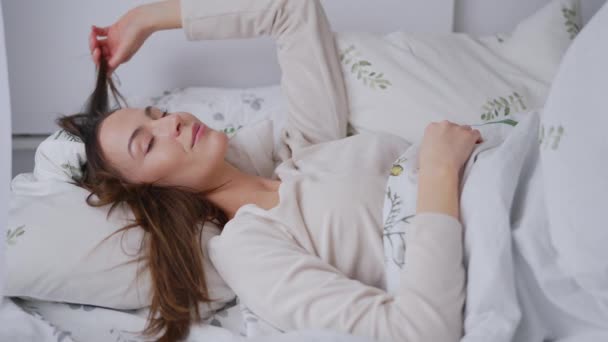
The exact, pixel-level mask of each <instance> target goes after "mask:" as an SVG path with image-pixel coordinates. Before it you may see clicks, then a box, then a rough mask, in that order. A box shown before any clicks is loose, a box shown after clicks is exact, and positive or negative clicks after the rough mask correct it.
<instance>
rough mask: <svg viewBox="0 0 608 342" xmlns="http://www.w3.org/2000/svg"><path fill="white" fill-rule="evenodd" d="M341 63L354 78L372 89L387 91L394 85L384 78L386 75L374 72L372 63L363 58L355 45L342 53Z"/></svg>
mask: <svg viewBox="0 0 608 342" xmlns="http://www.w3.org/2000/svg"><path fill="white" fill-rule="evenodd" d="M340 61H341V62H342V64H344V66H345V67H346V69H348V70H350V73H351V74H352V75H353V77H357V80H360V81H361V82H363V84H364V85H366V86H368V87H370V88H371V89H378V88H379V89H387V88H388V87H389V86H391V85H392V83H391V82H390V81H389V80H387V79H386V78H385V77H384V73H382V72H377V71H373V70H372V63H371V62H369V61H368V60H365V59H362V58H361V53H360V52H359V51H357V48H356V47H355V46H354V45H352V44H351V45H350V46H349V47H348V48H346V49H344V50H343V51H342V52H340Z"/></svg>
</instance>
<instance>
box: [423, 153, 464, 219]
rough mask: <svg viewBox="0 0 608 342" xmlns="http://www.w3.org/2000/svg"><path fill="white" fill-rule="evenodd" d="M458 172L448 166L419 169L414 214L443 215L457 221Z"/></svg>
mask: <svg viewBox="0 0 608 342" xmlns="http://www.w3.org/2000/svg"><path fill="white" fill-rule="evenodd" d="M459 171H460V170H459V169H458V168H456V167H453V166H449V165H445V166H436V167H429V168H426V169H425V168H421V169H420V171H419V172H418V202H417V208H416V213H423V212H435V213H443V214H447V215H450V216H453V217H455V218H456V219H458V218H459V204H458V202H459V201H458V197H459V185H460V175H459Z"/></svg>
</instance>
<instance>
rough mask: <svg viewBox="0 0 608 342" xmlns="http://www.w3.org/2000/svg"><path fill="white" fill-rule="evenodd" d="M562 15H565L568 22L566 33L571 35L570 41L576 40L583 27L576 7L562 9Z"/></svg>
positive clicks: (566, 23)
mask: <svg viewBox="0 0 608 342" xmlns="http://www.w3.org/2000/svg"><path fill="white" fill-rule="evenodd" d="M562 14H563V15H564V19H565V20H566V22H565V23H564V25H566V31H568V33H569V34H570V39H574V38H575V37H576V35H578V33H579V32H580V31H581V27H580V25H579V19H578V11H577V8H575V7H574V6H573V7H571V8H568V7H565V6H564V7H562Z"/></svg>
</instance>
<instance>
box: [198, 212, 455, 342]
mask: <svg viewBox="0 0 608 342" xmlns="http://www.w3.org/2000/svg"><path fill="white" fill-rule="evenodd" d="M251 219H252V220H251V221H250V224H247V223H244V222H242V221H241V222H238V224H233V225H231V227H229V228H227V229H226V230H225V231H223V232H222V234H221V235H220V236H219V237H216V238H214V239H212V240H211V243H210V244H209V245H208V248H209V253H210V257H211V260H212V261H213V263H214V264H215V265H216V267H217V270H218V272H219V273H220V275H221V276H222V278H224V280H225V281H226V283H227V284H228V285H229V286H230V287H231V288H233V290H234V291H235V293H236V294H237V295H238V296H239V297H240V298H241V302H242V303H244V304H245V305H247V306H248V307H249V309H251V310H252V311H253V312H254V313H256V314H257V315H259V316H260V317H261V318H262V319H264V320H266V321H267V322H269V323H270V324H271V325H273V326H275V327H277V328H279V329H282V330H296V329H328V330H336V331H340V332H344V333H350V334H354V335H358V336H365V337H371V338H373V339H375V340H377V341H386V342H390V341H395V342H396V341H399V342H428V341H433V342H456V341H459V340H460V337H461V335H462V309H463V304H464V268H463V265H462V237H461V236H462V226H461V224H460V222H458V220H456V219H455V218H453V217H451V216H448V215H443V214H433V213H424V214H419V215H417V216H416V217H415V219H414V225H413V229H412V232H411V234H409V235H408V238H407V245H408V248H407V250H406V260H407V266H406V268H405V269H404V270H403V271H402V273H401V275H400V282H401V284H400V288H399V291H398V293H396V294H395V295H391V294H389V293H387V292H386V291H384V290H382V289H379V288H376V287H372V286H368V285H365V284H363V283H361V282H359V281H357V280H353V279H350V278H348V277H346V276H345V275H344V274H342V273H341V272H340V271H339V270H337V269H336V268H335V267H333V266H331V265H330V264H328V263H326V262H324V261H323V260H321V259H319V258H318V257H317V256H315V255H311V254H310V253H308V252H307V251H305V250H304V249H303V248H302V247H300V246H299V245H298V244H297V243H295V241H294V240H293V239H291V237H290V235H289V234H288V233H286V232H285V231H283V230H282V229H281V227H280V226H278V225H276V223H274V224H273V223H272V222H259V221H258V222H256V219H255V218H254V217H252V218H251Z"/></svg>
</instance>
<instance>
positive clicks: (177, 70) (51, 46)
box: [3, 0, 454, 133]
mask: <svg viewBox="0 0 608 342" xmlns="http://www.w3.org/2000/svg"><path fill="white" fill-rule="evenodd" d="M3 1H4V5H5V12H6V13H7V16H6V27H7V29H6V30H7V46H8V63H9V77H10V84H11V89H12V94H11V96H12V103H13V110H14V113H13V130H14V133H49V132H51V131H52V130H54V128H55V126H54V125H53V119H54V118H55V117H56V115H57V114H58V113H64V114H67V113H73V112H76V111H78V110H80V108H81V106H82V104H83V103H84V101H85V100H86V96H88V95H89V93H90V92H91V91H92V86H93V79H94V66H93V64H92V62H91V61H90V57H89V53H88V39H87V36H88V33H89V28H90V25H91V24H93V23H95V24H97V25H107V24H111V23H112V22H114V21H115V20H116V19H117V18H118V17H119V16H120V15H122V14H123V13H124V12H126V11H127V9H129V8H131V7H133V6H135V5H136V4H137V3H142V2H145V1H143V0H138V1H119V0H103V1H101V0H52V1H43V0H3ZM453 1H454V0H425V1H423V2H420V1H416V0H374V1H369V0H324V1H323V3H324V6H325V9H326V12H327V15H328V17H329V19H330V21H331V23H332V28H333V29H334V30H336V31H343V30H361V31H377V32H388V31H393V30H398V29H407V30H413V31H442V32H448V31H451V29H452V24H453V23H452V18H453ZM275 51H276V50H275V48H274V45H273V42H272V40H271V39H270V38H267V37H264V38H258V39H250V40H239V41H214V42H198V43H197V44H192V43H186V40H185V37H184V34H183V32H181V31H179V30H174V31H171V32H161V33H158V34H156V35H153V36H152V37H151V38H150V39H149V40H148V41H147V42H146V44H145V45H144V46H143V47H142V49H141V51H140V52H139V53H138V54H136V55H135V56H134V58H133V59H132V60H131V61H130V62H129V63H128V64H126V65H124V66H122V67H121V68H120V69H119V70H118V75H119V76H120V79H121V80H122V83H123V87H121V90H122V91H123V92H124V94H125V95H127V96H128V95H130V94H136V95H156V94H159V93H162V91H163V90H166V89H171V88H174V87H183V86H192V85H199V86H203V85H204V86H233V87H241V86H256V85H268V84H276V83H278V82H279V79H280V72H279V67H278V63H277V61H276V52H275Z"/></svg>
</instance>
